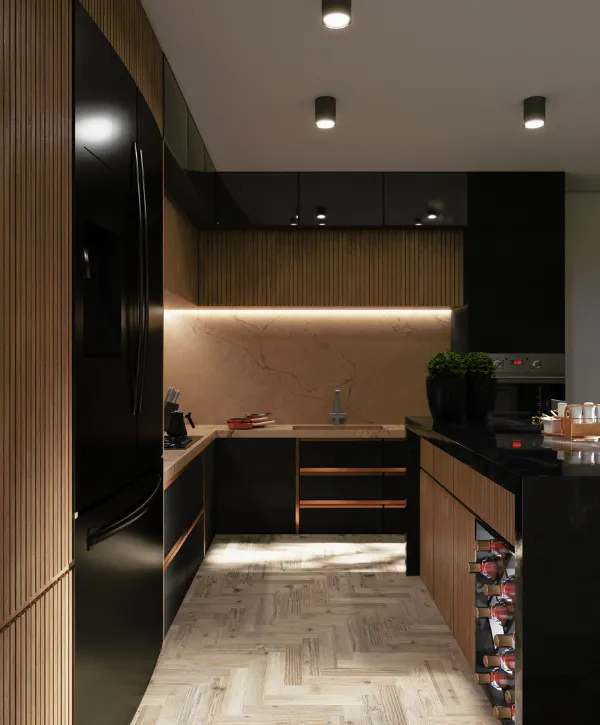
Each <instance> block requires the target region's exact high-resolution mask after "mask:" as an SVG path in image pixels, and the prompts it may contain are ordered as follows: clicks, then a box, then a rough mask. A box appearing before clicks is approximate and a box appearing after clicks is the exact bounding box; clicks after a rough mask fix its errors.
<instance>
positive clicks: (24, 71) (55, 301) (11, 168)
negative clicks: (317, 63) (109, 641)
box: [0, 0, 72, 628]
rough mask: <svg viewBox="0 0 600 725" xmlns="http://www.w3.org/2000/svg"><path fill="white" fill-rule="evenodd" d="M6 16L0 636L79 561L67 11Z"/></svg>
mask: <svg viewBox="0 0 600 725" xmlns="http://www.w3.org/2000/svg"><path fill="white" fill-rule="evenodd" d="M0 9H1V21H2V22H1V25H2V30H3V44H4V46H3V49H2V66H1V69H0V73H1V76H2V89H3V103H2V108H1V110H0V113H1V114H2V130H3V133H2V140H1V141H0V164H1V166H2V188H1V190H0V229H1V233H0V237H1V239H0V260H1V261H0V280H1V284H0V295H1V297H0V299H1V302H0V341H1V347H0V379H1V385H2V394H1V399H2V413H1V417H0V420H1V424H0V446H1V454H0V470H1V476H2V481H1V489H0V628H1V627H4V626H5V625H6V624H7V623H8V622H9V621H10V620H11V619H13V618H14V617H15V616H16V615H17V614H18V613H19V612H20V611H21V610H23V608H24V607H25V606H27V605H28V604H29V603H31V602H32V601H33V600H34V599H35V598H36V597H37V596H39V595H40V594H41V593H42V592H43V591H44V590H45V589H46V588H47V587H48V586H50V585H51V584H52V583H53V582H54V581H55V580H56V578H57V577H58V576H60V575H61V573H64V571H65V570H66V569H67V568H68V566H69V563H70V562H71V559H72V548H71V538H72V537H71V533H72V500H71V476H72V471H71V455H72V454H71V314H72V309H71V155H72V154H71V144H72V138H71V124H72V106H71V77H72V73H71V26H72V23H71V20H72V8H71V2H70V0H47V1H46V2H39V1H38V0H0Z"/></svg>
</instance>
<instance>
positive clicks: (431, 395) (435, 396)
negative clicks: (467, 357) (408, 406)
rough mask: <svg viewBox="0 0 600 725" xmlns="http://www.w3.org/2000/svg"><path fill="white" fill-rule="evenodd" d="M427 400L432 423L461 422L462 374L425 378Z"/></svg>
mask: <svg viewBox="0 0 600 725" xmlns="http://www.w3.org/2000/svg"><path fill="white" fill-rule="evenodd" d="M426 384H427V402H428V403H429V410H430V411H431V417H432V418H433V422H434V423H454V424H456V423H461V422H462V419H463V414H464V410H465V398H466V383H465V377H464V375H460V376H459V375H456V376H438V377H435V378H427V381H426Z"/></svg>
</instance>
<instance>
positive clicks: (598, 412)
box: [594, 405, 600, 423]
mask: <svg viewBox="0 0 600 725" xmlns="http://www.w3.org/2000/svg"><path fill="white" fill-rule="evenodd" d="M594 407H595V409H596V422H597V423H600V405H596V406H594Z"/></svg>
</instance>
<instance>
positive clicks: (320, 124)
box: [315, 96, 336, 129]
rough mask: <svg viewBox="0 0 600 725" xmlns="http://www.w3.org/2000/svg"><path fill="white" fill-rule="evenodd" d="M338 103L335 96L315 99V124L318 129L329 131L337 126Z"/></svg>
mask: <svg viewBox="0 0 600 725" xmlns="http://www.w3.org/2000/svg"><path fill="white" fill-rule="evenodd" d="M335 117H336V101H335V98H334V97H333V96H319V97H318V98H315V123H316V125H317V128H321V129H329V128H333V127H334V126H335Z"/></svg>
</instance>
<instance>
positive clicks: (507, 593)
mask: <svg viewBox="0 0 600 725" xmlns="http://www.w3.org/2000/svg"><path fill="white" fill-rule="evenodd" d="M483 593H484V594H485V595H486V597H502V599H510V601H511V602H514V600H515V580H514V579H507V580H506V581H504V582H500V584H484V585H483Z"/></svg>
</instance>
